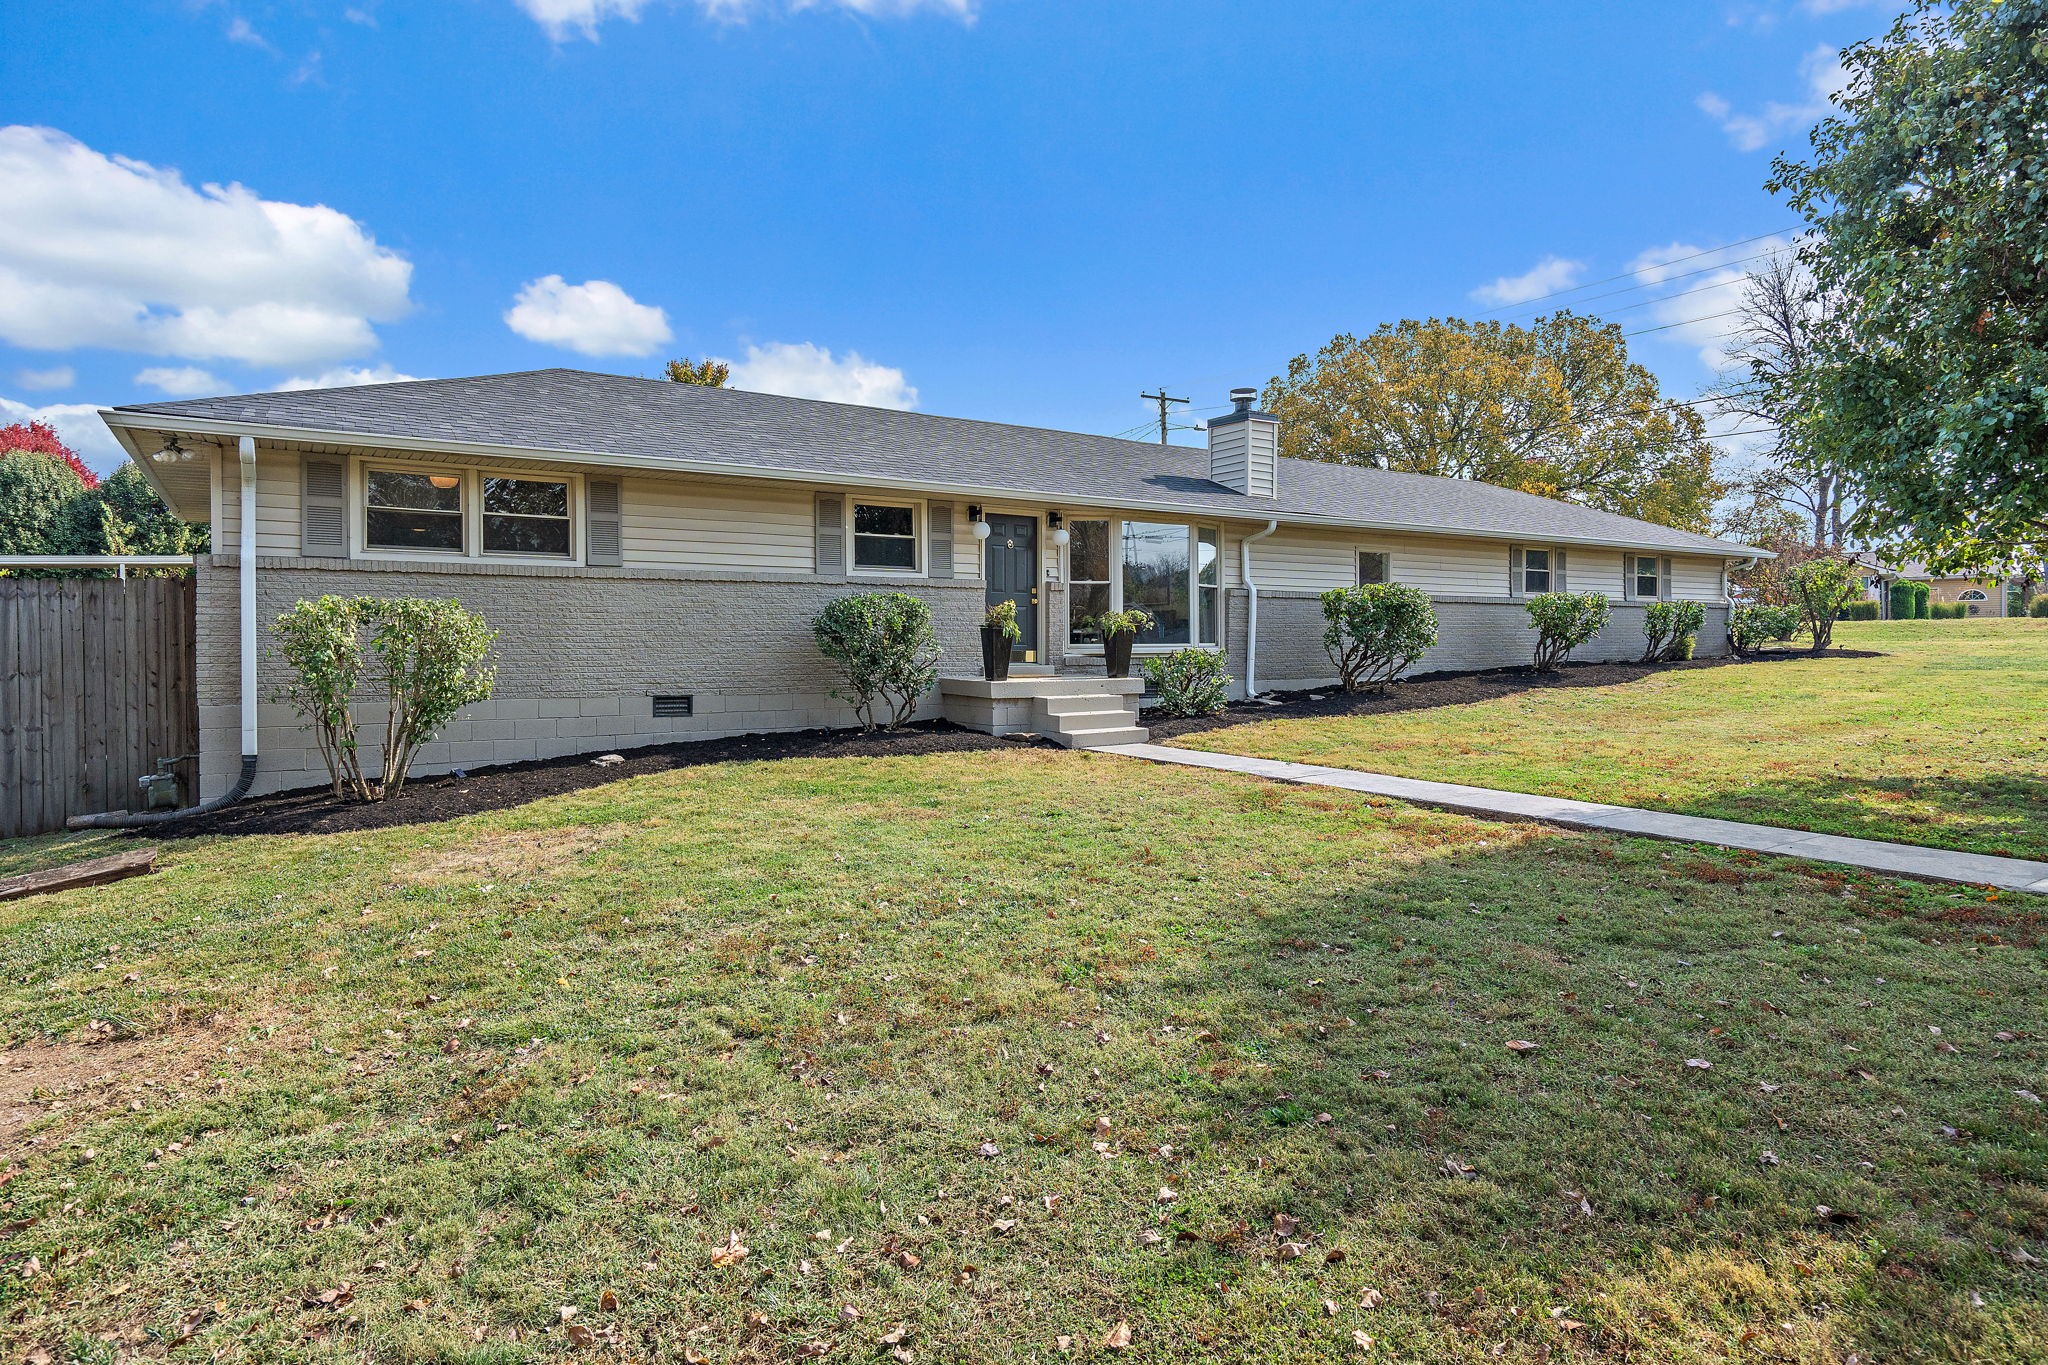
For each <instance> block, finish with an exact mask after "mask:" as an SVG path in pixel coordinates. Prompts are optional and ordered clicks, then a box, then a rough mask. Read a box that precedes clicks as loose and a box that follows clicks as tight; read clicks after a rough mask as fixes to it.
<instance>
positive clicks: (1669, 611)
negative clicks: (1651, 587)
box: [1643, 602, 1707, 664]
mask: <svg viewBox="0 0 2048 1365" xmlns="http://www.w3.org/2000/svg"><path fill="white" fill-rule="evenodd" d="M1706 624H1707V608H1706V606H1705V604H1704V603H1700V602H1652V603H1651V604H1650V605H1649V606H1647V607H1645V608H1644V609H1643V662H1644V663H1646V664H1652V663H1656V662H1657V661H1659V660H1660V659H1661V660H1663V661H1665V662H1675V661H1676V660H1679V659H1690V658H1691V657H1692V647H1693V644H1694V642H1695V641H1696V640H1698V639H1699V634H1700V631H1701V630H1702V629H1703V628H1704V627H1705V626H1706Z"/></svg>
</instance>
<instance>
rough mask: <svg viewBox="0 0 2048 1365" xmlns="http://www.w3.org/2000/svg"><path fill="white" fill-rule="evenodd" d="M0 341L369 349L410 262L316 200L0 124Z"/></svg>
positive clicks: (194, 350) (321, 352)
mask: <svg viewBox="0 0 2048 1365" xmlns="http://www.w3.org/2000/svg"><path fill="white" fill-rule="evenodd" d="M0 184H5V185H6V186H7V187H8V202H7V211H6V212H5V213H0V340H5V341H8V342H11V343H13V344H14V345H16V346H23V347H28V348H30V349H33V350H46V351H61V350H69V349H71V348H72V347H77V346H104V347H109V348H111V349H114V350H122V351H137V352H141V353H144V354H148V355H163V356H176V357H178V358H180V359H185V360H240V361H246V362H249V363H251V364H262V365H304V364H318V363H326V362H330V361H335V360H341V359H344V358H346V357H349V356H356V355H362V354H364V353H366V352H369V351H373V350H375V349H376V347H377V334H376V331H375V330H374V327H373V324H375V323H379V322H391V321H394V320H396V319H398V318H400V317H402V316H404V315H405V314H406V313H407V312H408V311H409V310H410V308H411V306H412V305H411V300H410V299H409V298H408V296H407V291H408V289H409V288H410V285H411V280H412V264H411V263H410V262H409V261H407V260H406V259H405V258H404V257H403V256H400V255H399V254H398V253H397V252H395V251H392V250H390V249H388V248H386V247H381V246H379V245H378V244H377V242H376V239H375V238H373V237H372V236H371V235H370V234H369V232H368V231H367V230H365V229H364V227H363V225H362V224H360V223H358V222H357V221H356V220H354V219H353V218H350V217H349V216H348V215H346V214H344V213H340V212H337V211H336V210H334V209H331V208H328V207H326V206H324V205H318V204H288V203H283V202H281V201H278V200H272V199H263V198H261V197H259V196H258V195H257V194H256V193H255V192H254V191H252V190H249V189H246V188H244V187H243V186H241V185H226V186H222V185H213V184H208V185H202V186H200V187H199V188H197V189H194V188H193V187H191V186H189V185H187V184H186V183H185V182H184V180H183V179H182V178H181V177H180V176H179V174H178V173H177V172H176V171H175V170H165V169H161V168H159V167H156V166H151V165H148V164H147V163H145V162H141V161H134V160H130V159H129V158H127V157H116V156H107V155H105V154H103V153H100V152H96V151H94V150H93V149H92V148H90V147H87V146H86V145H85V144H84V143H82V142H79V141H78V140H77V139H75V138H73V137H70V136H68V135H67V134H65V133H61V132H59V131H57V130H56V129H54V128H30V127H22V126H15V127H7V128H0Z"/></svg>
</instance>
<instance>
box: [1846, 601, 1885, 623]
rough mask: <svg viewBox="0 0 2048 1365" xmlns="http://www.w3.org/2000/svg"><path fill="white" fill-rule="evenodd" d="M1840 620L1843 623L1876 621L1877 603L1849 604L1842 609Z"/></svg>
mask: <svg viewBox="0 0 2048 1365" xmlns="http://www.w3.org/2000/svg"><path fill="white" fill-rule="evenodd" d="M1842 619H1843V620H1844V621H1875V620H1876V619H1877V603H1875V602H1867V601H1865V602H1851V603H1850V604H1849V605H1848V606H1846V607H1844V608H1842Z"/></svg>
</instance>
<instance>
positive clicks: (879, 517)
mask: <svg viewBox="0 0 2048 1365" xmlns="http://www.w3.org/2000/svg"><path fill="white" fill-rule="evenodd" d="M853 567H854V568H856V569H872V570H877V571H879V572H882V573H915V572H917V509H916V508H915V507H911V506H908V505H898V504H894V503H882V502H857V503H855V504H854V505H853Z"/></svg>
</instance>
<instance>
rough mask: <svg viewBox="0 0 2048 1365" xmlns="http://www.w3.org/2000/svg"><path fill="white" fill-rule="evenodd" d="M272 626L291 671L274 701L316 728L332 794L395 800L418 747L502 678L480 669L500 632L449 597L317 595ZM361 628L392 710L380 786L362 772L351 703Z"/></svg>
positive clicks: (359, 678) (375, 677)
mask: <svg viewBox="0 0 2048 1365" xmlns="http://www.w3.org/2000/svg"><path fill="white" fill-rule="evenodd" d="M270 629H271V633H272V634H273V635H275V636H276V637H277V641H278V650H279V652H280V653H281V654H283V655H284V659H285V662H286V664H288V665H289V666H290V668H291V675H290V676H289V677H288V678H287V679H286V681H285V685H284V687H283V688H282V689H281V690H280V691H279V692H278V693H277V694H276V697H275V700H278V701H282V702H285V703H286V704H288V705H290V706H291V707H292V709H294V710H296V711H297V712H298V713H299V714H300V715H301V716H303V717H304V718H305V719H306V722H307V724H308V725H309V726H311V728H312V730H313V738H314V742H315V744H316V745H317V746H318V747H319V750H320V759H321V761H322V762H323V763H324V764H326V766H327V780H328V784H329V788H330V790H331V791H332V792H333V794H334V796H335V797H336V799H339V798H341V797H342V796H344V795H349V796H354V797H355V798H356V799H358V800H361V801H382V800H385V799H387V798H389V797H393V796H396V795H397V794H398V793H399V792H400V791H402V790H404V788H405V780H406V778H407V777H408V776H409V775H410V774H411V772H412V763H413V759H414V758H415V757H416V756H417V755H418V754H419V750H420V746H421V745H423V744H425V743H427V742H428V741H429V740H431V739H432V738H433V737H434V736H435V735H437V734H439V733H440V731H441V727H442V726H444V725H446V724H447V723H448V721H449V719H450V718H451V717H453V716H454V714H455V713H456V712H457V711H459V710H461V709H462V708H463V707H465V706H467V705H469V704H470V703H471V702H478V701H483V700H485V699H487V698H488V697H489V696H490V695H491V691H492V688H493V687H494V685H495V683H496V677H497V673H496V670H495V669H492V668H486V667H483V666H482V665H483V660H484V656H485V655H486V654H488V653H489V652H490V648H491V644H492V642H493V641H495V640H496V639H497V632H495V631H493V630H491V629H490V628H488V627H487V626H486V625H485V624H484V618H483V617H481V616H479V615H477V614H476V613H475V612H471V611H464V610H463V609H462V605H461V604H460V603H459V602H456V601H454V600H453V599H452V598H438V597H397V598H378V597H334V596H327V597H320V598H316V599H313V600H311V601H302V602H299V603H297V604H296V605H294V606H293V607H292V609H291V610H290V611H287V612H285V613H284V614H283V615H282V616H279V617H278V618H277V620H275V621H274V622H272V623H271V627H270ZM365 631H368V632H369V635H370V641H369V647H370V650H371V651H372V652H374V655H375V660H376V662H375V664H374V666H371V667H370V668H369V669H368V671H369V672H370V674H371V681H372V683H373V684H374V685H375V687H376V689H377V690H378V691H381V692H382V693H383V694H384V699H385V707H386V712H385V721H384V747H383V750H382V752H381V755H380V759H381V766H380V767H379V769H378V780H377V781H375V782H372V781H371V780H370V779H369V778H367V777H366V776H364V774H363V764H362V742H361V740H360V738H359V737H358V735H357V733H356V721H355V713H354V711H353V709H352V703H354V701H355V700H356V693H357V690H358V689H359V688H360V687H361V685H362V682H363V676H364V673H365V669H366V664H367V662H368V659H369V655H367V654H366V653H365V652H364V647H363V634H364V632H365Z"/></svg>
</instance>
